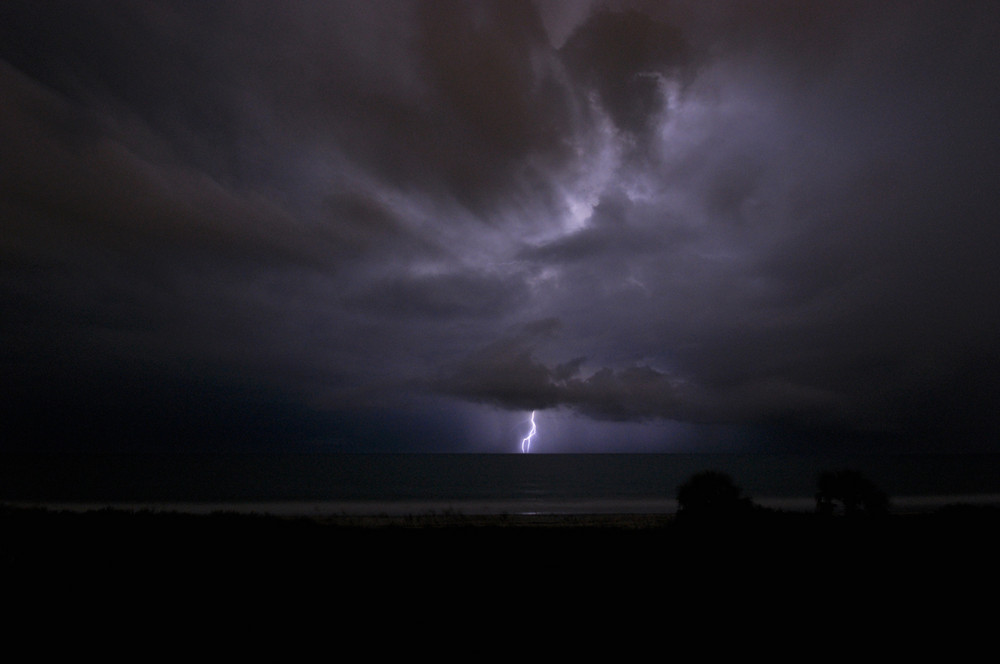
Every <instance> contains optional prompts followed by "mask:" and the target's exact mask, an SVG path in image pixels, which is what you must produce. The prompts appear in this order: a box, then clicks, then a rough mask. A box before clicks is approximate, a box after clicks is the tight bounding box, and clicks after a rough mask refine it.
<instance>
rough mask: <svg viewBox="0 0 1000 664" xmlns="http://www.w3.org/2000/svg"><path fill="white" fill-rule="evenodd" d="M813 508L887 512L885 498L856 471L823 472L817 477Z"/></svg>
mask: <svg viewBox="0 0 1000 664" xmlns="http://www.w3.org/2000/svg"><path fill="white" fill-rule="evenodd" d="M816 511H817V512H818V513H820V514H837V513H842V514H843V515H844V516H859V515H868V516H881V515H885V514H888V512H889V497H888V496H887V495H886V494H885V493H884V492H882V491H881V490H880V489H879V488H878V487H876V486H875V485H874V484H873V483H872V482H871V481H870V480H869V479H868V478H867V477H865V476H864V475H862V474H861V473H859V472H858V471H856V470H837V471H827V472H824V473H823V474H822V475H820V477H819V491H817V492H816Z"/></svg>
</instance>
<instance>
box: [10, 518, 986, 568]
mask: <svg viewBox="0 0 1000 664" xmlns="http://www.w3.org/2000/svg"><path fill="white" fill-rule="evenodd" d="M997 535H1000V508H997V507H977V506H971V505H952V506H947V507H944V508H941V509H938V510H936V511H934V512H928V513H922V514H907V515H892V516H889V515H887V516H879V517H871V516H860V517H856V518H845V517H843V516H820V515H816V514H809V513H799V512H787V513H786V512H780V511H771V510H759V511H757V512H755V513H753V514H751V515H745V516H741V517H739V518H731V519H691V518H689V519H685V518H683V515H681V516H677V515H663V514H610V515H604V514H593V515H589V514H569V515H518V514H503V515H485V516H480V515H463V514H459V513H429V514H422V515H411V516H351V515H329V516H310V517H289V516H277V515H267V514H245V513H236V512H216V513H212V514H190V513H183V512H170V511H155V510H141V511H129V510H116V509H101V510H91V511H84V512H80V511H54V510H46V509H41V508H19V507H9V506H2V505H0V566H2V567H0V570H2V573H3V575H4V576H5V577H6V578H7V579H8V580H10V579H16V578H17V577H30V576H32V575H59V574H79V575H106V576H108V577H109V578H111V577H114V576H123V575H130V576H131V578H133V579H142V578H145V577H155V576H157V575H169V574H171V573H184V574H188V575H205V576H209V577H210V576H212V575H227V574H236V573H244V572H245V573H252V574H254V575H256V576H259V577H266V576H281V575H282V574H290V573H292V574H293V573H304V572H310V573H315V574H318V575H324V574H347V575H349V574H358V573H362V572H367V571H373V572H378V573H380V574H383V575H390V576H391V575H393V574H407V573H408V572H414V573H416V572H425V573H426V572H429V571H431V570H434V571H436V572H439V573H446V574H447V573H449V572H454V573H458V572H461V573H462V574H468V575H476V574H488V573H489V572H490V571H491V570H493V571H496V572H498V573H499V572H500V571H502V570H508V571H517V572H519V573H524V574H542V573H546V571H552V572H553V573H554V574H556V575H558V573H559V570H564V569H585V570H587V571H588V573H591V574H594V575H599V574H602V573H603V574H644V575H648V576H650V577H654V576H656V575H657V574H659V573H677V572H679V571H683V572H685V573H691V574H693V573H700V572H704V571H706V570H712V568H713V566H718V568H723V569H739V568H748V569H749V568H756V569H758V570H765V569H768V570H771V571H777V572H780V571H781V570H793V569H794V570H797V571H799V572H801V573H803V574H807V575H811V576H822V575H823V574H824V573H827V572H831V571H832V570H835V569H838V568H840V569H847V570H850V569H854V568H858V569H862V568H868V569H869V570H874V569H879V568H883V569H885V570H890V569H901V568H904V567H909V566H917V565H926V567H923V568H922V571H921V573H923V574H928V573H930V572H933V571H934V570H935V569H937V568H939V567H940V566H941V565H943V564H946V563H949V562H960V563H961V564H962V565H963V567H965V568H976V567H977V566H978V565H980V564H984V565H985V564H987V563H988V564H989V566H990V567H992V565H993V563H994V561H996V560H998V559H997V558H995V554H997V553H1000V543H998V539H1000V538H998V537H997ZM715 571H716V572H718V571H719V569H716V570H715Z"/></svg>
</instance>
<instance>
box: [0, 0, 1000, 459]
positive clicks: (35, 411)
mask: <svg viewBox="0 0 1000 664" xmlns="http://www.w3.org/2000/svg"><path fill="white" fill-rule="evenodd" d="M998 62H1000V4H998V3H996V2H991V1H984V2H973V1H970V2H946V1H940V2H922V1H919V0H914V1H907V2H890V1H878V2H870V1H867V2H851V1H849V0H837V1H832V0H831V1H829V2H799V1H793V0H787V1H786V0H771V1H759V2H754V1H747V0H729V1H722V0H720V1H715V0H712V1H707V2H706V1H697V0H689V1H676V2H671V1H658V2H648V3H644V2H615V1H608V2H602V1H600V0H591V1H586V0H581V1H567V2H560V1H556V0H537V1H536V2H528V1H525V2H519V1H516V0H498V1H497V2H473V1H467V2H449V1H442V0H434V1H428V2H419V1H400V2H392V1H383V0H375V1H371V0H369V1H365V2H325V1H324V2H320V1H303V2H276V1H273V0H239V1H231V2H227V1H218V2H215V1H213V2H200V1H196V0H190V1H182V0H157V1H153V0H147V1H139V2H137V1H134V0H121V1H119V2H113V1H99V0H88V1H87V2H67V1H64V0H55V1H46V0H23V1H22V0H5V1H4V2H2V3H0V224H2V227H0V376H2V387H0V390H2V393H0V396H2V400H0V450H12V451H18V450H77V451H93V450H111V451H131V450H175V449H176V450H186V451H191V450H255V451H259V450H319V451H368V450H371V451H437V452H464V451H469V452H519V451H520V441H521V438H522V437H523V436H525V435H526V434H527V432H528V429H529V427H530V422H529V417H530V415H531V412H532V411H533V410H536V411H537V416H536V421H537V425H538V435H537V437H536V438H535V439H534V440H533V443H532V451H533V452H534V451H537V452H616V451H621V452H657V451H662V452H670V451H701V450H704V451H716V450H772V449H773V450H805V451H812V450H827V449H832V450H840V449H852V450H868V449H872V450H894V451H909V450H948V451H956V450H958V451H962V450H970V451H1000V449H998V442H1000V437H998V436H1000V417H998V413H1000V345H998V342H1000V306H998V302H1000V260H998V258H1000V223H998V222H1000V216H998V211H1000V131H998V130H1000V121H998V118H1000V115H998V111H1000V67H998V64H997V63H998Z"/></svg>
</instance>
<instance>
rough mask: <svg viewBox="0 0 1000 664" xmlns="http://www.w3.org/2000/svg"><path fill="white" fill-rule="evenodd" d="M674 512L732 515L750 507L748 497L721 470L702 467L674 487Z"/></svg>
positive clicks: (743, 513) (707, 515) (716, 515)
mask: <svg viewBox="0 0 1000 664" xmlns="http://www.w3.org/2000/svg"><path fill="white" fill-rule="evenodd" d="M677 504H678V507H679V512H678V515H681V516H685V517H699V518H716V519H717V518H732V517H736V516H741V515H745V514H748V513H749V512H751V511H752V509H753V503H752V502H751V500H750V498H748V497H746V496H744V495H743V490H742V489H741V488H740V487H738V486H737V485H736V483H735V482H733V479H732V478H731V477H729V475H726V474H725V473H720V472H718V471H714V470H706V471H703V472H700V473H697V474H695V475H693V476H692V477H691V478H690V479H689V480H688V481H687V482H685V483H684V484H682V485H681V486H680V488H679V489H678V490H677Z"/></svg>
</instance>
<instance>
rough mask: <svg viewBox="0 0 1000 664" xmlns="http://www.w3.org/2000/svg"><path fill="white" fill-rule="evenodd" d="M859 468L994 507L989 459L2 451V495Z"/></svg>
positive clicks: (916, 500)
mask: <svg viewBox="0 0 1000 664" xmlns="http://www.w3.org/2000/svg"><path fill="white" fill-rule="evenodd" d="M844 468H849V469H852V470H857V471H859V472H861V473H862V474H864V475H865V476H866V477H868V479H870V480H871V481H872V482H873V483H874V484H875V485H876V486H877V487H879V488H880V489H882V490H883V491H884V492H886V493H887V494H888V495H889V496H890V500H891V504H892V506H893V508H894V509H897V510H921V509H928V508H932V507H935V506H939V505H943V504H947V503H960V502H961V503H1000V455H995V454H928V453H923V454H888V455H886V454H855V455H833V454H830V455H805V454H801V455H799V454H749V453H744V454H319V453H313V454H310V453H300V454H280V453H268V454H252V453H245V454H244V453H233V454H212V453H204V454H197V453H195V454H187V453H185V454H180V453H178V454H173V453H164V454H4V455H0V502H4V503H8V504H17V505H41V506H49V507H53V508H60V509H92V508H100V507H108V506H110V507H123V508H127V509H167V510H180V511H192V512H208V511H219V510H233V511H253V512H264V513H282V514H418V513H434V512H456V513H470V514H471V513H475V514H504V513H507V514H510V513H541V514H556V513H669V512H673V511H675V510H676V509H677V503H676V495H677V489H678V487H679V486H680V485H681V484H683V483H684V482H685V481H686V480H687V479H689V478H690V477H691V476H692V475H694V474H695V473H697V472H700V471H702V470H715V471H720V472H724V473H726V474H728V475H729V476H730V477H732V478H733V481H734V482H735V483H736V484H737V485H738V486H740V487H741V488H742V489H743V492H744V494H745V495H747V496H749V497H750V498H751V499H752V500H754V502H756V503H758V504H761V505H765V506H770V507H775V508H779V509H789V510H811V509H813V507H814V506H815V502H814V495H815V492H816V487H817V479H818V477H819V474H820V473H821V472H823V471H825V470H838V469H844Z"/></svg>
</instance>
